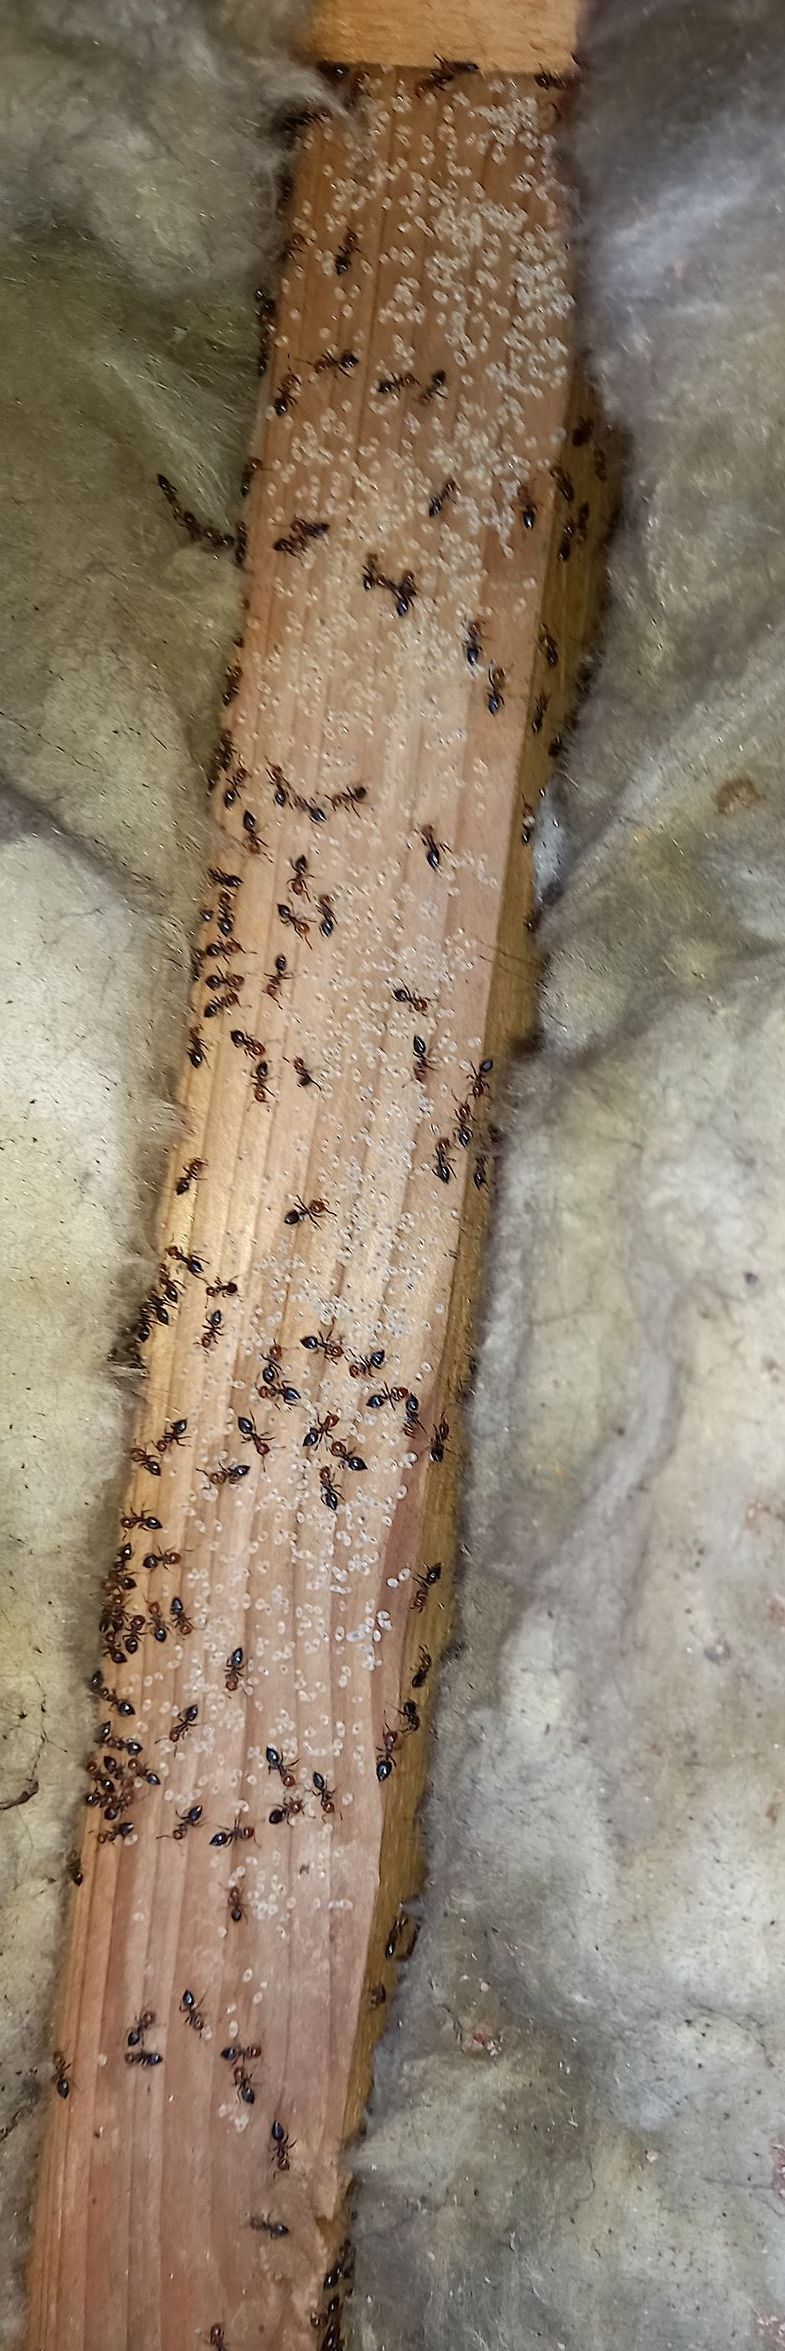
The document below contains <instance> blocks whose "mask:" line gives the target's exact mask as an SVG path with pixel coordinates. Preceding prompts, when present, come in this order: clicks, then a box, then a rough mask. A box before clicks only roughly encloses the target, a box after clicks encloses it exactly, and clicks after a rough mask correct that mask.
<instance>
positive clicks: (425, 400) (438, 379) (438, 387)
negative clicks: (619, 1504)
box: [420, 367, 447, 408]
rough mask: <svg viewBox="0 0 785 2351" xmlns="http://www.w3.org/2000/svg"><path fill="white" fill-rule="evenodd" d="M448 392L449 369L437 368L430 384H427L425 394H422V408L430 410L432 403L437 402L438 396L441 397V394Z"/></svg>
mask: <svg viewBox="0 0 785 2351" xmlns="http://www.w3.org/2000/svg"><path fill="white" fill-rule="evenodd" d="M446 390H447V369H446V367H435V368H434V371H433V375H432V376H431V380H430V383H429V384H426V386H425V390H424V392H421V393H420V407H421V408H430V405H431V401H432V400H435V399H436V398H437V395H439V396H441V393H442V392H446Z"/></svg>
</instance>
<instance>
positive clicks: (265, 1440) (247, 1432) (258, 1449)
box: [237, 1412, 273, 1464]
mask: <svg viewBox="0 0 785 2351" xmlns="http://www.w3.org/2000/svg"><path fill="white" fill-rule="evenodd" d="M237 1426H238V1429H239V1431H240V1435H241V1437H242V1440H243V1444H244V1445H253V1448H254V1452H255V1453H258V1455H259V1459H260V1461H261V1462H262V1464H264V1463H266V1460H267V1455H268V1453H271V1452H272V1442H273V1441H272V1438H271V1437H261V1436H260V1435H259V1431H258V1428H257V1426H256V1422H255V1420H254V1416H253V1413H252V1412H239V1413H238V1415H237Z"/></svg>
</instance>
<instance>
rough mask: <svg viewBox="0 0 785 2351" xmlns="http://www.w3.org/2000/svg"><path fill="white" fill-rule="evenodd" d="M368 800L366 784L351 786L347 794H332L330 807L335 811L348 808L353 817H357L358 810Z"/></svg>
mask: <svg viewBox="0 0 785 2351" xmlns="http://www.w3.org/2000/svg"><path fill="white" fill-rule="evenodd" d="M367 798H368V790H367V786H366V785H365V784H350V785H349V786H348V788H347V790H346V791H345V792H333V793H332V794H331V797H330V807H331V808H333V809H338V808H348V809H349V810H350V813H351V815H352V816H356V815H357V812H358V809H359V808H361V806H362V803H363V801H364V800H367Z"/></svg>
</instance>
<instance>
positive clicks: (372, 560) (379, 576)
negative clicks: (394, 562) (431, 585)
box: [363, 555, 417, 619]
mask: <svg viewBox="0 0 785 2351" xmlns="http://www.w3.org/2000/svg"><path fill="white" fill-rule="evenodd" d="M363 587H364V588H386V590H387V593H388V595H390V596H392V597H393V599H394V602H395V609H396V612H397V613H398V615H399V617H400V618H401V619H404V618H405V615H406V613H407V612H409V611H410V610H411V607H412V605H413V603H414V601H415V597H416V595H417V582H416V580H415V577H414V573H413V571H405V572H403V573H402V575H401V578H400V579H399V580H393V579H391V578H390V575H389V573H388V572H385V571H380V570H379V564H378V558H377V557H376V556H375V555H366V558H365V563H364V565H363Z"/></svg>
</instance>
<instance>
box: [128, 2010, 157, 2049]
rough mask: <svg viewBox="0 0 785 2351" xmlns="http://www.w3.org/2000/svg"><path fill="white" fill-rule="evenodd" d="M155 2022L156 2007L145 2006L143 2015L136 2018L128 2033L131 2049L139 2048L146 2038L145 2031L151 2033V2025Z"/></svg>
mask: <svg viewBox="0 0 785 2351" xmlns="http://www.w3.org/2000/svg"><path fill="white" fill-rule="evenodd" d="M154 2024H155V2009H154V2008H143V2010H142V2013H141V2016H137V2017H135V2018H134V2022H133V2024H132V2025H131V2026H130V2029H129V2031H128V2032H127V2033H126V2044H127V2047H128V2048H129V2049H138V2048H139V2046H140V2044H141V2042H142V2041H143V2040H144V2036H145V2033H149V2030H150V2026H151V2025H154Z"/></svg>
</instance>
